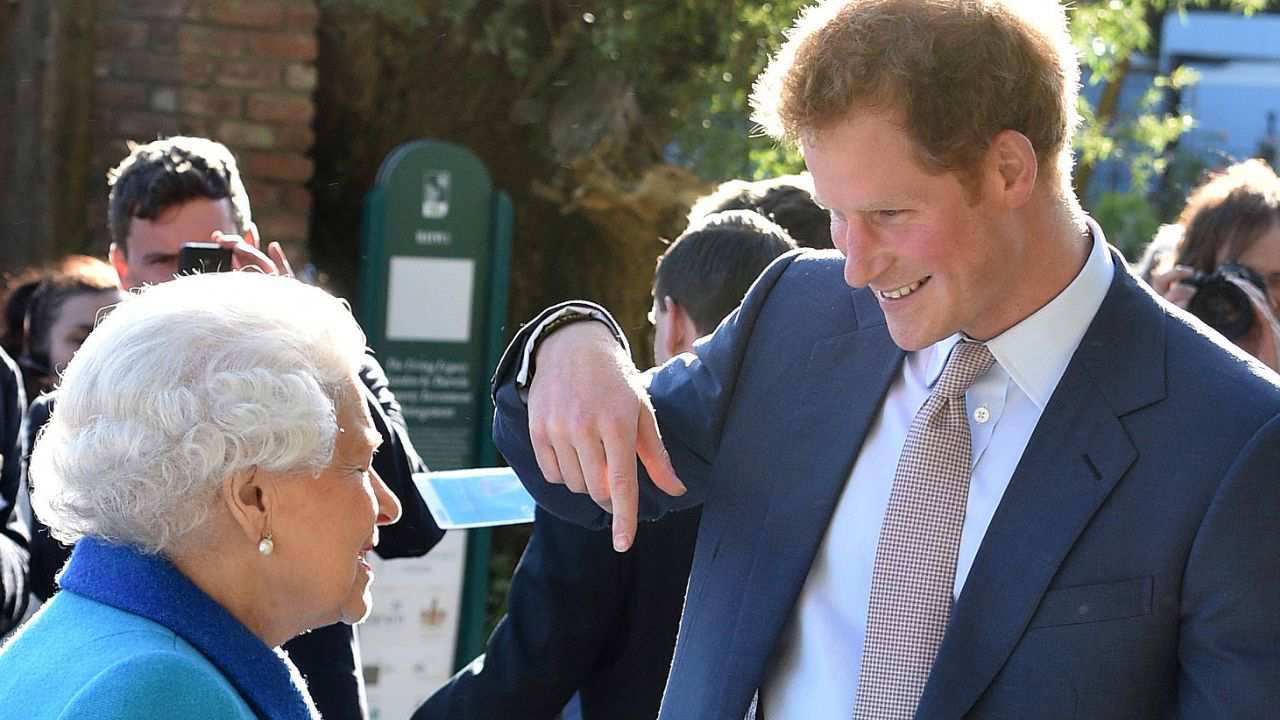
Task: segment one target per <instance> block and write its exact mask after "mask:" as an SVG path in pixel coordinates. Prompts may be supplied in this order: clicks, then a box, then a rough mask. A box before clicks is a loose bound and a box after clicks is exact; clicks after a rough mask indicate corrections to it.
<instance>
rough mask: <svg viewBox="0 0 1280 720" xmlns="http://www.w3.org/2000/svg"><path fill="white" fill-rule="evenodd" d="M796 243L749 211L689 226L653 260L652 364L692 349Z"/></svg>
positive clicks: (728, 213) (716, 215)
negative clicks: (694, 343) (778, 258)
mask: <svg viewBox="0 0 1280 720" xmlns="http://www.w3.org/2000/svg"><path fill="white" fill-rule="evenodd" d="M795 248H796V242H795V240H793V239H792V238H791V237H790V236H789V235H788V233H787V231H786V230H783V229H782V228H780V227H778V226H777V225H775V224H774V223H772V222H770V221H769V220H767V219H765V218H764V217H763V216H762V215H760V214H757V213H755V212H751V211H749V210H730V211H726V212H718V213H713V214H711V215H707V216H705V217H703V218H701V219H700V220H699V221H698V222H697V223H696V224H691V225H690V226H689V228H688V229H687V230H685V231H684V233H682V234H681V235H680V237H678V238H676V239H675V240H674V241H673V242H672V243H671V246H670V247H668V248H667V251H666V252H664V253H663V254H662V255H661V256H659V257H658V269H657V270H656V271H655V272H654V275H653V310H651V311H650V313H649V321H650V322H651V323H653V327H654V342H653V344H654V348H653V351H654V356H655V359H656V360H657V362H658V364H659V365H661V364H662V363H664V362H666V361H667V359H668V358H671V357H674V356H675V355H679V354H680V353H682V352H688V351H690V350H692V349H693V341H694V340H696V339H698V338H700V337H702V336H703V335H707V334H709V333H710V332H711V331H712V330H715V329H716V326H717V325H719V324H720V321H721V320H723V319H725V317H727V316H728V315H729V313H730V312H732V311H733V309H734V308H736V307H738V305H739V304H740V303H741V302H742V298H743V296H744V295H746V294H747V288H750V287H751V283H753V282H755V279H756V278H757V277H759V275H760V271H762V270H764V269H765V267H767V266H768V265H769V263H771V262H773V261H774V260H776V259H777V257H778V256H779V255H781V254H782V253H784V252H787V251H788V250H794V249H795Z"/></svg>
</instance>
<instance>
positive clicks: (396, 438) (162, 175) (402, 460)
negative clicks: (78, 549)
mask: <svg viewBox="0 0 1280 720" xmlns="http://www.w3.org/2000/svg"><path fill="white" fill-rule="evenodd" d="M107 182H108V185H109V187H110V199H109V209H108V221H109V224H110V230H111V238H112V243H111V249H110V258H111V263H112V265H113V266H115V268H116V272H117V273H118V274H119V275H120V281H121V284H122V286H123V287H124V288H125V289H131V288H134V287H138V286H140V285H143V284H153V283H163V282H167V281H168V280H172V279H173V277H174V274H175V273H177V272H178V270H179V256H180V255H182V253H183V246H184V245H188V244H190V243H210V242H211V241H212V242H213V243H215V244H217V245H221V246H222V247H224V248H227V249H228V250H230V251H231V253H232V256H233V263H232V264H233V265H234V267H237V268H239V267H247V266H254V267H257V268H259V269H261V270H262V271H264V272H268V273H281V274H292V270H291V268H290V267H289V263H288V260H287V259H286V258H285V255H284V251H283V250H282V249H281V248H280V245H279V243H271V244H270V245H269V246H268V248H267V251H266V252H265V253H264V252H262V250H261V249H260V238H259V237H258V229H257V227H256V226H255V225H254V224H253V222H252V219H251V214H250V208H249V197H248V194H247V193H246V192H245V188H244V183H243V182H242V181H241V179H240V173H239V170H238V169H237V166H236V161H235V158H234V156H232V154H231V152H230V150H228V149H227V147H226V146H224V145H222V144H221V143H218V142H214V141H212V140H208V139H205V138H195V137H171V138H167V139H163V140H156V141H154V142H150V143H147V144H145V145H139V146H136V147H133V148H132V151H131V152H130V153H129V156H128V157H126V158H125V159H124V160H122V161H121V162H120V164H119V165H117V166H116V167H115V168H114V169H112V170H111V171H110V173H108V176H107ZM226 269H230V268H226ZM360 379H361V381H362V382H363V384H364V388H365V391H366V392H365V394H366V400H367V402H368V405H369V410H370V413H371V415H372V416H373V420H374V425H375V426H376V427H377V429H378V433H379V434H380V435H381V436H382V445H381V447H380V448H379V450H378V453H377V454H376V455H375V456H374V459H373V466H374V469H375V470H376V471H377V473H378V475H380V476H381V477H382V479H383V480H384V481H385V482H386V483H387V485H388V487H390V488H391V490H392V492H394V493H395V495H396V497H397V498H399V500H400V504H401V505H402V506H403V514H402V516H401V518H400V521H399V522H398V523H396V524H395V525H389V526H387V527H384V528H382V530H381V541H380V542H379V544H378V547H377V552H378V554H379V555H380V556H382V557H383V558H396V557H416V556H420V555H423V554H425V553H426V552H427V551H428V550H430V549H431V548H432V547H434V546H435V544H436V543H437V542H439V540H440V538H441V537H442V536H443V532H442V531H441V530H440V529H439V528H438V527H437V526H436V524H435V522H434V521H433V520H432V519H431V515H430V513H429V512H428V510H427V507H426V504H425V503H424V502H423V501H422V498H421V497H419V495H418V492H417V489H416V487H415V486H414V484H413V479H412V475H413V473H414V472H420V471H424V470H426V466H425V465H424V464H423V462H422V459H421V458H420V457H419V456H418V454H417V452H416V451H415V450H414V449H413V446H412V444H410V442H409V436H408V432H407V429H406V427H405V422H404V418H403V416H402V415H401V412H400V405H399V403H398V402H396V399H395V396H394V395H393V394H392V392H391V390H390V388H389V387H388V382H387V378H386V375H385V373H384V372H383V371H382V368H381V367H380V366H379V365H378V363H377V361H376V360H374V359H373V357H372V356H368V355H366V358H365V363H364V365H363V367H362V368H361V370H360ZM55 401H56V394H54V395H46V396H44V397H42V398H41V399H40V400H38V401H37V402H35V403H33V404H32V407H31V410H30V416H29V421H28V427H27V438H28V443H27V448H28V449H29V448H30V447H31V444H32V442H34V440H35V438H36V437H37V433H38V431H39V428H40V427H41V426H42V425H43V424H44V422H45V421H46V420H47V419H48V417H49V413H50V412H51V411H52V409H53V404H54V402H55ZM37 544H38V548H39V551H40V552H53V553H61V554H63V555H65V554H67V552H68V551H67V550H66V548H63V547H61V546H60V545H58V544H57V543H56V541H53V540H52V539H50V538H49V536H48V531H47V530H43V529H42V530H41V532H40V533H39V536H38V538H37ZM56 565H57V566H60V565H61V563H60V562H59V563H56ZM284 649H285V650H286V651H287V652H288V653H289V657H290V659H291V660H292V661H293V662H294V664H295V665H297V667H298V669H299V670H300V671H301V672H302V675H303V677H304V678H305V679H306V680H307V684H308V686H309V687H310V689H311V695H312V698H313V699H314V700H315V703H316V707H317V708H318V709H319V710H320V713H321V715H322V716H323V717H327V718H359V717H366V716H367V711H366V708H365V705H366V703H365V698H364V679H363V675H362V671H361V668H360V667H358V665H357V663H356V658H358V657H359V653H358V650H357V649H356V638H355V635H354V631H353V629H352V628H351V627H350V626H348V625H345V624H342V623H339V624H336V625H330V626H328V627H324V628H319V629H317V630H313V631H312V632H310V633H308V634H306V635H302V636H300V637H298V638H295V639H294V640H292V641H290V642H288V643H285V645H284Z"/></svg>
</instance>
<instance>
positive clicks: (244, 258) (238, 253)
mask: <svg viewBox="0 0 1280 720" xmlns="http://www.w3.org/2000/svg"><path fill="white" fill-rule="evenodd" d="M211 239H212V240H213V242H215V243H217V244H218V245H221V246H222V247H224V248H230V249H231V262H232V267H233V269H235V270H243V269H245V268H257V269H258V270H261V271H262V272H264V273H266V274H268V275H283V276H285V277H293V266H292V265H290V264H289V259H288V258H286V257H285V256H284V248H282V247H280V243H278V242H273V243H271V244H270V245H267V252H266V254H263V252H262V251H261V250H259V249H258V248H256V247H254V246H253V245H251V244H250V243H249V242H248V241H247V240H245V239H244V238H243V237H241V236H239V235H228V234H226V233H221V232H214V233H213V235H212V237H211Z"/></svg>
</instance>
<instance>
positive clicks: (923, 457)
mask: <svg viewBox="0 0 1280 720" xmlns="http://www.w3.org/2000/svg"><path fill="white" fill-rule="evenodd" d="M993 362H994V358H992V357H991V351H990V350H988V349H987V346H986V345H983V344H981V343H975V342H968V341H962V342H961V343H959V344H958V345H956V346H955V349H953V350H952V351H951V357H950V358H949V359H948V360H947V366H946V367H945V368H944V369H943V371H942V376H941V377H940V378H938V382H937V383H936V384H935V385H934V388H933V394H931V395H930V396H929V399H928V400H926V401H925V403H924V405H923V406H922V407H921V408H920V411H919V412H917V413H916V416H915V419H914V420H912V421H911V429H910V431H908V432H907V441H906V443H905V444H903V446H902V456H901V457H900V458H899V459H898V469H897V471H896V472H895V473H894V476H893V491H892V492H891V493H890V495H889V508H888V509H887V510H886V511H885V515H884V525H883V526H882V527H881V529H880V542H879V544H878V545H877V546H876V561H875V568H874V569H873V570H872V573H871V603H870V606H869V607H868V608H867V627H866V638H865V639H864V641H863V645H862V669H861V672H860V674H859V676H858V696H857V700H856V702H855V704H854V710H853V717H854V719H855V720H899V719H901V720H910V718H912V717H914V716H915V712H916V705H917V704H919V702H920V695H921V694H922V693H923V692H924V684H925V681H926V680H928V678H929V670H930V669H931V668H932V667H933V660H934V657H935V656H936V655H937V654H938V646H939V645H941V644H942V634H943V632H944V631H945V630H946V629H947V619H948V617H949V616H950V614H951V593H952V587H953V585H954V584H955V574H956V554H957V552H958V550H959V547H960V531H961V530H962V529H963V527H964V513H965V505H966V503H967V501H968V497H969V472H970V468H969V464H970V458H971V456H972V454H973V449H972V445H971V441H970V434H969V421H968V418H967V417H966V410H965V401H964V394H965V391H966V390H968V389H969V386H970V385H972V384H973V381H974V380H977V379H978V378H979V377H980V376H981V375H982V374H983V373H985V372H986V371H987V370H988V369H990V368H991V365H992V363H993Z"/></svg>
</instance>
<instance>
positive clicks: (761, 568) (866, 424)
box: [726, 291, 905, 698]
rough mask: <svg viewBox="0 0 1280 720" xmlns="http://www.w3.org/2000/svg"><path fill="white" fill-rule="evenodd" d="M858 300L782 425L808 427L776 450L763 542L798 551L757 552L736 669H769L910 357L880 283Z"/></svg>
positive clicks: (740, 673)
mask: <svg viewBox="0 0 1280 720" xmlns="http://www.w3.org/2000/svg"><path fill="white" fill-rule="evenodd" d="M853 303H854V308H855V313H856V324H857V328H856V329H854V330H852V331H850V332H846V333H843V334H839V335H836V336H834V337H828V338H825V339H823V340H819V341H818V342H816V343H815V344H814V346H813V349H812V351H811V353H810V356H809V363H808V366H807V367H806V369H805V374H804V376H803V378H802V385H801V388H800V390H799V392H797V393H795V396H794V400H793V405H792V407H791V408H790V410H789V411H788V412H786V413H785V414H784V415H783V417H785V418H786V422H785V424H784V425H782V426H781V431H782V432H784V433H786V432H789V429H792V428H803V429H804V434H802V435H793V436H789V442H788V445H787V447H788V450H787V451H785V452H781V453H778V454H777V455H775V456H774V457H773V458H771V459H770V460H766V462H769V463H770V472H769V475H770V477H772V478H775V479H776V480H775V482H774V483H773V489H772V492H771V493H770V495H771V496H770V497H769V498H768V502H767V503H766V504H765V505H763V506H758V507H761V512H762V513H763V514H764V525H763V528H762V532H763V534H764V543H763V545H762V547H764V548H769V547H786V548H789V549H791V550H793V551H794V552H793V553H792V552H789V553H788V555H787V557H788V560H787V562H785V563H780V562H778V556H777V555H775V554H772V553H768V552H764V553H762V554H760V555H759V556H757V558H756V561H755V563H754V565H753V567H752V571H751V576H750V579H749V580H748V582H747V587H750V588H751V589H752V592H750V593H748V594H747V596H746V598H745V599H744V605H743V611H742V615H741V617H742V618H747V619H750V622H747V623H740V624H739V625H738V627H737V631H736V633H735V636H734V644H733V646H732V651H731V652H729V653H727V654H726V656H727V657H728V658H730V659H731V660H730V663H731V673H730V677H737V678H759V677H762V673H763V672H764V664H765V661H766V659H767V658H768V657H770V655H771V654H772V652H773V651H774V648H775V647H776V643H777V639H778V636H779V634H780V633H781V631H782V628H783V627H784V626H785V625H786V622H787V620H788V618H789V617H790V616H791V610H792V607H793V606H794V605H795V602H796V598H797V597H799V594H800V590H801V588H803V587H804V583H805V578H806V577H807V576H808V574H809V567H810V565H811V564H812V562H813V557H814V555H815V554H816V553H817V551H818V547H819V545H820V544H821V543H822V539H823V537H824V536H825V535H826V531H827V525H828V524H829V523H830V521H831V515H832V513H833V512H834V511H835V506H836V502H837V501H838V500H839V499H840V494H841V492H843V490H844V486H845V483H846V481H847V480H848V479H849V472H850V470H851V468H852V467H853V462H854V460H855V459H856V458H857V455H858V451H859V449H860V448H861V447H862V442H863V439H864V438H865V437H866V435H867V432H868V430H869V429H870V428H871V424H872V422H874V421H875V419H876V416H877V413H878V411H879V409H880V404H881V402H882V401H883V399H884V396H885V393H887V392H888V390H889V385H890V384H891V383H892V381H893V379H894V377H896V375H897V373H898V370H899V368H900V367H901V365H902V360H903V358H904V357H905V353H904V352H903V351H902V350H900V349H899V348H898V347H897V346H896V345H894V344H893V340H892V338H891V337H890V336H889V331H888V328H887V327H886V326H885V321H884V316H883V314H882V313H881V312H880V309H879V307H878V306H877V303H876V300H875V298H874V297H873V296H872V295H871V293H869V292H865V291H854V292H853ZM797 483H800V484H802V485H803V486H804V487H803V489H798V488H797V487H796V484H797ZM757 517H758V516H757ZM779 544H781V545H779ZM730 695H735V698H736V694H734V693H730Z"/></svg>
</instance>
